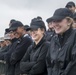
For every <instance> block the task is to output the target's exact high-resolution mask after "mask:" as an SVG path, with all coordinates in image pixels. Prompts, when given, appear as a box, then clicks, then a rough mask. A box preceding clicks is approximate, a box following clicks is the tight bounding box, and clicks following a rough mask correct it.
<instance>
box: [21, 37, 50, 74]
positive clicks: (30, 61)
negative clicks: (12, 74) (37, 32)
mask: <svg viewBox="0 0 76 75" xmlns="http://www.w3.org/2000/svg"><path fill="white" fill-rule="evenodd" d="M48 47H49V43H48V42H47V41H46V40H45V39H44V37H43V38H42V39H41V41H40V42H39V43H38V44H37V45H35V43H34V44H33V45H31V46H30V47H29V49H28V50H27V52H26V53H25V55H24V57H23V59H22V60H21V63H20V69H21V72H22V73H24V74H28V75H46V73H47V72H46V63H45V57H46V53H47V50H48Z"/></svg>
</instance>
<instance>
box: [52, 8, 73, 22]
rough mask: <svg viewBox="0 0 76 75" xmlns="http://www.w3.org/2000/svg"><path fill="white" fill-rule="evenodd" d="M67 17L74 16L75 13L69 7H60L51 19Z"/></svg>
mask: <svg viewBox="0 0 76 75" xmlns="http://www.w3.org/2000/svg"><path fill="white" fill-rule="evenodd" d="M66 17H71V18H73V13H72V12H71V11H70V10H69V9H68V8H59V9H57V10H56V11H55V12H54V14H53V16H52V17H51V19H52V20H53V21H54V20H55V21H56V20H62V19H64V18H66Z"/></svg>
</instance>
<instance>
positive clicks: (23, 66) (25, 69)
mask: <svg viewBox="0 0 76 75" xmlns="http://www.w3.org/2000/svg"><path fill="white" fill-rule="evenodd" d="M30 52H31V46H30V47H29V48H28V50H27V52H26V53H25V55H24V57H23V58H22V60H21V62H20V70H21V73H26V74H27V73H29V70H30V69H31V68H32V66H33V65H34V64H35V62H30V61H29V60H30Z"/></svg>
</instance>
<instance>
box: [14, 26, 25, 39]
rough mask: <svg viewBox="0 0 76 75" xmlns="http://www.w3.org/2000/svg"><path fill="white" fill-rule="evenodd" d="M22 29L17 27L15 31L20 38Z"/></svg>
mask: <svg viewBox="0 0 76 75" xmlns="http://www.w3.org/2000/svg"><path fill="white" fill-rule="evenodd" d="M23 31H24V28H23V27H18V28H17V30H16V31H15V33H16V35H17V36H18V38H19V37H21V36H22V35H23Z"/></svg>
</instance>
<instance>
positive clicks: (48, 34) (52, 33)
mask: <svg viewBox="0 0 76 75" xmlns="http://www.w3.org/2000/svg"><path fill="white" fill-rule="evenodd" d="M54 35H55V31H52V30H51V31H49V30H48V31H46V32H45V38H46V40H47V41H49V42H50V41H51V39H52V37H53V36H54Z"/></svg>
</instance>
